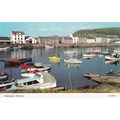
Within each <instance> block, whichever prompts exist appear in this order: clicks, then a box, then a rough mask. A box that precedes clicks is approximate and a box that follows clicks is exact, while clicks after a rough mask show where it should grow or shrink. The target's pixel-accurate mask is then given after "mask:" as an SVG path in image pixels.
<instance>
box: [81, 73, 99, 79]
mask: <svg viewBox="0 0 120 120" xmlns="http://www.w3.org/2000/svg"><path fill="white" fill-rule="evenodd" d="M83 76H84V77H87V78H93V77H100V75H99V74H96V73H88V74H83Z"/></svg>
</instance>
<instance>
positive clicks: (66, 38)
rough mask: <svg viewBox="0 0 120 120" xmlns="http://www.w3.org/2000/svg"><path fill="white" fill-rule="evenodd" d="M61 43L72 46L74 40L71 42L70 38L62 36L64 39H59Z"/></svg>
mask: <svg viewBox="0 0 120 120" xmlns="http://www.w3.org/2000/svg"><path fill="white" fill-rule="evenodd" d="M61 43H62V44H69V45H72V44H73V43H74V40H73V38H72V37H69V36H64V37H62V38H61Z"/></svg>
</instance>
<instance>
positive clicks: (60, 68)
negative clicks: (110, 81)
mask: <svg viewBox="0 0 120 120" xmlns="http://www.w3.org/2000/svg"><path fill="white" fill-rule="evenodd" d="M92 49H93V48H76V49H75V48H74V49H70V50H74V51H76V53H77V54H75V55H74V56H72V57H77V58H79V59H80V60H81V61H82V63H81V64H77V65H74V64H69V65H68V64H64V62H63V59H64V58H65V57H66V56H67V55H66V54H64V51H67V48H64V49H63V48H57V49H56V48H54V49H44V48H40V49H32V50H22V49H19V50H13V51H10V52H0V59H1V60H2V59H8V58H26V57H32V60H33V62H42V63H44V64H51V65H52V69H51V71H50V73H51V74H52V75H53V76H54V77H55V78H56V80H57V86H63V87H65V88H79V87H83V86H86V85H90V86H93V85H96V84H97V83H95V82H93V81H91V80H89V79H87V78H84V77H83V74H84V73H98V74H103V75H104V74H106V73H107V72H109V71H110V70H111V69H112V70H120V64H118V65H114V64H105V60H104V56H101V57H94V58H92V59H83V58H82V54H83V53H88V52H90V51H91V50H92ZM94 49H98V50H100V51H102V52H103V51H109V52H112V50H114V49H118V48H94ZM53 55H57V56H60V57H61V58H62V61H61V62H60V63H54V62H50V61H49V60H48V57H49V56H53ZM2 71H6V72H7V73H8V74H9V75H10V77H9V79H11V77H13V76H14V77H15V78H16V79H17V78H20V77H21V76H20V69H19V68H13V67H12V68H5V67H4V63H3V62H0V72H2Z"/></svg>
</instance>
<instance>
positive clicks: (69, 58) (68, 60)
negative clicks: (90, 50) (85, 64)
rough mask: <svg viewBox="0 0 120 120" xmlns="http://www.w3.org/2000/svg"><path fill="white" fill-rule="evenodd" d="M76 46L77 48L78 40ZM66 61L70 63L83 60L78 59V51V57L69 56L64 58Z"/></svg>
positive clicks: (78, 62)
mask: <svg viewBox="0 0 120 120" xmlns="http://www.w3.org/2000/svg"><path fill="white" fill-rule="evenodd" d="M76 48H77V42H76ZM64 63H70V64H80V63H82V61H81V60H79V59H77V53H76V57H75V58H73V57H67V58H65V59H64Z"/></svg>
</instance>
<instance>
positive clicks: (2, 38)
mask: <svg viewBox="0 0 120 120" xmlns="http://www.w3.org/2000/svg"><path fill="white" fill-rule="evenodd" d="M0 40H10V37H0Z"/></svg>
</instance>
